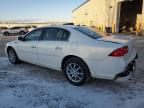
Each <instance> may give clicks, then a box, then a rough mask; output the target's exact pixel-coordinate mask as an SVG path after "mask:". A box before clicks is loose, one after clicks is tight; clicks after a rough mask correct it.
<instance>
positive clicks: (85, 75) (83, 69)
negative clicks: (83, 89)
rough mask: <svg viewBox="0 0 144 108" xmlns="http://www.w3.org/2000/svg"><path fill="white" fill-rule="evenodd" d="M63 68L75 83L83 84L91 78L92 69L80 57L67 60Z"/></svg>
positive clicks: (70, 80)
mask: <svg viewBox="0 0 144 108" xmlns="http://www.w3.org/2000/svg"><path fill="white" fill-rule="evenodd" d="M63 70H64V73H65V76H66V78H67V79H68V80H69V82H70V83H71V84H73V85H76V86H81V85H83V84H84V83H85V82H86V81H88V80H89V79H90V71H89V69H88V67H87V65H86V64H85V63H84V62H83V61H82V60H80V59H78V58H71V59H69V60H67V61H66V63H65V64H64V68H63Z"/></svg>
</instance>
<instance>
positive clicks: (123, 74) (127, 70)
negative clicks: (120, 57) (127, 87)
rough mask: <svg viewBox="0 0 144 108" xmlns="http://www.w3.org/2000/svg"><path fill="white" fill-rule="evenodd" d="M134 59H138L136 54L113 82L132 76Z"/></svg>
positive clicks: (134, 68) (134, 64)
mask: <svg viewBox="0 0 144 108" xmlns="http://www.w3.org/2000/svg"><path fill="white" fill-rule="evenodd" d="M136 59H138V54H136V57H135V58H134V59H133V60H132V61H131V62H130V63H129V64H128V65H127V67H126V68H125V70H124V71H123V72H121V73H119V74H117V75H116V76H115V77H114V80H117V79H119V78H122V77H127V76H129V75H133V73H134V72H135V70H136Z"/></svg>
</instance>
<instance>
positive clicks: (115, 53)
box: [109, 46, 128, 57]
mask: <svg viewBox="0 0 144 108" xmlns="http://www.w3.org/2000/svg"><path fill="white" fill-rule="evenodd" d="M127 53H128V46H124V47H122V48H118V49H116V50H114V51H113V52H112V53H111V54H110V55H109V56H113V57H121V56H124V55H125V54H127Z"/></svg>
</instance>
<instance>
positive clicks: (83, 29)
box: [74, 27, 102, 39]
mask: <svg viewBox="0 0 144 108" xmlns="http://www.w3.org/2000/svg"><path fill="white" fill-rule="evenodd" d="M74 29H75V30H77V31H79V32H81V33H83V34H85V35H87V36H89V37H91V38H93V39H97V38H101V37H102V36H101V35H100V34H98V33H97V32H96V31H94V30H92V29H90V28H88V27H76V28H74Z"/></svg>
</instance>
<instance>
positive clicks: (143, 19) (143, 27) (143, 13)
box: [142, 0, 144, 37]
mask: <svg viewBox="0 0 144 108" xmlns="http://www.w3.org/2000/svg"><path fill="white" fill-rule="evenodd" d="M142 34H143V37H144V0H143V8H142Z"/></svg>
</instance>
